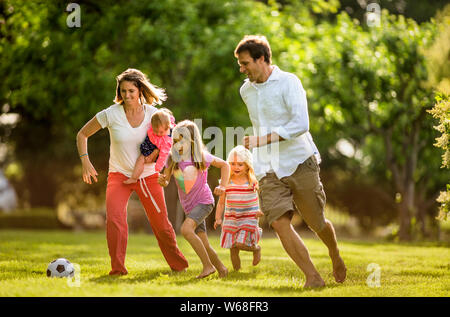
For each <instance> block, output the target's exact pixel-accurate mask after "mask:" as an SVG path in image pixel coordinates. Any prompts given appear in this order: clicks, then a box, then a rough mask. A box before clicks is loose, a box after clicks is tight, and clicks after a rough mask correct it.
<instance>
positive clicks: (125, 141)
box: [77, 69, 188, 275]
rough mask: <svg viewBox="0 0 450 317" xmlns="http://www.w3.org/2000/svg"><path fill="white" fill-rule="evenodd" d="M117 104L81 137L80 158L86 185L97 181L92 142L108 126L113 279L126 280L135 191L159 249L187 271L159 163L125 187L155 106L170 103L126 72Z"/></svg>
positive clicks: (130, 71)
mask: <svg viewBox="0 0 450 317" xmlns="http://www.w3.org/2000/svg"><path fill="white" fill-rule="evenodd" d="M116 80H117V88H116V98H115V99H114V102H115V104H114V105H112V106H110V107H108V108H106V109H104V110H102V111H100V112H98V113H97V114H96V115H95V116H94V117H93V118H92V119H91V120H89V121H88V122H87V123H86V124H85V125H84V127H83V128H82V129H81V130H80V131H79V132H78V134H77V148H78V154H79V156H80V159H81V163H82V166H83V181H84V182H85V183H87V184H92V179H93V180H94V181H95V182H97V177H96V176H97V175H98V174H97V171H96V170H95V168H94V166H93V165H92V164H91V162H90V160H89V156H88V152H87V139H88V138H89V137H90V136H91V135H93V134H95V133H96V132H97V131H99V130H100V129H101V128H105V127H107V128H108V130H109V136H110V158H109V172H108V182H107V186H106V239H107V241H108V249H109V255H110V257H111V271H110V272H109V274H110V275H125V274H127V273H128V271H127V269H126V268H125V254H126V248H127V241H128V224H127V209H126V208H127V203H128V200H129V198H130V196H131V194H132V192H133V191H135V192H136V193H137V194H138V196H139V199H140V200H141V202H142V204H143V206H144V208H145V211H146V214H147V217H148V219H149V221H150V224H151V227H152V230H153V233H154V234H155V236H156V239H157V240H158V244H159V247H160V249H161V251H162V253H163V255H164V257H165V259H166V261H167V263H168V264H169V266H170V268H171V269H172V270H173V271H184V270H185V269H186V268H187V267H188V262H187V260H186V258H185V257H184V255H183V254H182V253H181V251H180V250H179V248H178V245H177V241H176V235H175V231H174V230H173V227H172V225H171V223H170V222H169V219H168V217H167V208H166V204H165V201H164V192H163V189H162V187H161V186H160V185H159V184H158V173H157V172H156V171H155V164H154V163H153V162H148V161H146V164H145V167H144V171H143V172H142V174H141V177H140V179H139V182H136V183H133V184H124V183H123V182H124V180H126V179H128V178H129V177H130V176H131V174H132V172H133V168H134V165H135V163H136V160H137V158H138V157H139V154H140V151H139V147H140V144H141V143H142V142H143V141H144V139H145V136H146V135H147V130H148V128H149V126H150V118H151V116H152V114H153V113H154V112H155V111H156V110H157V109H156V108H155V107H154V106H153V105H155V104H161V103H162V101H163V100H165V99H166V96H165V93H164V90H163V89H161V88H157V87H155V86H154V85H152V84H151V83H150V82H149V80H148V79H147V77H146V76H145V75H144V74H143V73H142V72H140V71H139V70H137V69H127V70H126V71H124V72H123V73H122V74H120V75H119V76H117V78H116Z"/></svg>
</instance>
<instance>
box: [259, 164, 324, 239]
mask: <svg viewBox="0 0 450 317" xmlns="http://www.w3.org/2000/svg"><path fill="white" fill-rule="evenodd" d="M319 172H320V168H319V164H318V163H317V159H316V157H315V156H314V155H312V156H311V157H309V158H308V159H307V160H306V161H305V162H303V163H302V164H299V165H298V167H297V169H296V171H295V172H294V173H293V174H292V175H290V176H286V177H283V178H281V179H278V177H277V176H276V174H275V173H267V174H266V176H264V177H263V178H262V179H261V180H260V182H259V199H260V206H261V209H262V211H263V213H264V215H265V217H266V219H267V221H268V222H269V225H272V222H273V221H275V220H277V219H278V218H280V217H281V216H283V215H284V214H285V213H289V214H288V216H289V217H290V218H291V219H292V216H293V213H294V210H297V211H299V212H300V214H301V216H302V218H303V219H304V220H305V222H306V224H307V225H308V226H309V227H310V228H311V229H312V230H313V231H315V232H320V231H322V229H323V228H324V227H325V224H326V223H325V215H324V208H325V202H326V196H325V192H324V190H323V185H322V182H321V181H320V177H319Z"/></svg>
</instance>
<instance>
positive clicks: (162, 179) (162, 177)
mask: <svg viewBox="0 0 450 317" xmlns="http://www.w3.org/2000/svg"><path fill="white" fill-rule="evenodd" d="M158 184H159V185H161V186H162V187H166V186H167V185H169V181H168V180H167V179H166V175H164V174H158Z"/></svg>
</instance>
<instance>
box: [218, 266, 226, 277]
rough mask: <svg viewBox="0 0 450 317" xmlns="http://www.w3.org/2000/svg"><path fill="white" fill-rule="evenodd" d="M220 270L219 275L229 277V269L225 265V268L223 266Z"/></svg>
mask: <svg viewBox="0 0 450 317" xmlns="http://www.w3.org/2000/svg"><path fill="white" fill-rule="evenodd" d="M218 271H219V277H227V275H228V269H227V268H226V267H225V266H224V267H223V268H221V269H220V270H219V269H218Z"/></svg>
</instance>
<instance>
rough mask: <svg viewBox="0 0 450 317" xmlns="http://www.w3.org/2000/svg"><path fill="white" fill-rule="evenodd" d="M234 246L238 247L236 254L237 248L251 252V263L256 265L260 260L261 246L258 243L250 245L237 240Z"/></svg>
mask: <svg viewBox="0 0 450 317" xmlns="http://www.w3.org/2000/svg"><path fill="white" fill-rule="evenodd" d="M235 247H236V248H237V249H238V256H239V250H244V251H250V252H253V263H252V264H253V265H258V263H259V261H261V247H260V246H259V245H255V246H251V247H250V246H248V245H246V244H243V243H239V242H237V243H236V244H235Z"/></svg>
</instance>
